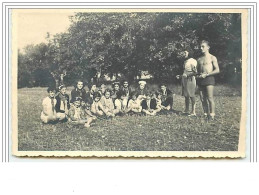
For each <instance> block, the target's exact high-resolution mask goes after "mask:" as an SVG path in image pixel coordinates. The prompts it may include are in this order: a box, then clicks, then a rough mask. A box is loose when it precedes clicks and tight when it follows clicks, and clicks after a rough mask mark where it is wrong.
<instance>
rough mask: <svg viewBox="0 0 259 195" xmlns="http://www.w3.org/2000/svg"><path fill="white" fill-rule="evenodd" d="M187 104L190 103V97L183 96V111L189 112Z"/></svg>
mask: <svg viewBox="0 0 259 195" xmlns="http://www.w3.org/2000/svg"><path fill="white" fill-rule="evenodd" d="M189 105H190V98H189V97H185V110H184V112H185V113H188V112H189Z"/></svg>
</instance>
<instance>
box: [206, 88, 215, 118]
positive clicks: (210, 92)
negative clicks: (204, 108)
mask: <svg viewBox="0 0 259 195" xmlns="http://www.w3.org/2000/svg"><path fill="white" fill-rule="evenodd" d="M206 89H207V93H208V101H209V106H210V112H208V113H210V116H211V117H212V118H214V116H215V102H214V97H213V91H214V86H213V85H209V86H207V87H206Z"/></svg>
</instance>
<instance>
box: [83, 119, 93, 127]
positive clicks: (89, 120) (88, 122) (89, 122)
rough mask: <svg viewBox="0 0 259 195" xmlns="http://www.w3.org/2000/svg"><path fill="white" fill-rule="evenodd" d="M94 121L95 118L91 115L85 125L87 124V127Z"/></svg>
mask: <svg viewBox="0 0 259 195" xmlns="http://www.w3.org/2000/svg"><path fill="white" fill-rule="evenodd" d="M92 121H93V118H92V117H89V118H88V119H87V122H86V123H85V125H84V126H85V127H86V128H89V127H90V124H91V122H92Z"/></svg>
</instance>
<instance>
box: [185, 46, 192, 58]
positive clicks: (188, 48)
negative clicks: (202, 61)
mask: <svg viewBox="0 0 259 195" xmlns="http://www.w3.org/2000/svg"><path fill="white" fill-rule="evenodd" d="M184 51H187V52H188V57H189V58H192V57H193V53H194V52H193V50H192V48H191V47H186V48H185V50H184Z"/></svg>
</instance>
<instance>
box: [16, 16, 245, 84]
mask: <svg viewBox="0 0 259 195" xmlns="http://www.w3.org/2000/svg"><path fill="white" fill-rule="evenodd" d="M70 20H71V26H70V27H69V29H68V31H67V32H63V33H60V34H56V35H54V36H53V37H50V36H49V35H47V39H48V43H41V44H38V45H29V46H27V47H26V48H25V49H24V52H23V53H21V52H19V56H18V84H19V85H18V86H19V87H24V86H45V85H48V84H49V82H50V81H51V82H53V78H54V80H55V79H56V78H55V76H53V75H60V74H61V73H63V72H64V71H65V72H66V79H65V81H66V83H67V84H73V82H74V81H75V79H78V78H80V79H84V80H85V81H87V82H89V81H90V80H91V79H92V78H95V77H96V76H97V75H99V76H101V77H103V76H104V75H109V76H114V75H115V77H117V76H118V74H121V75H124V77H126V78H127V79H129V80H130V81H132V80H133V79H134V78H135V77H136V76H139V75H140V74H141V71H148V72H149V73H150V74H152V75H153V76H154V80H155V81H161V79H166V80H168V81H170V82H173V81H174V78H175V75H177V74H179V73H181V72H182V66H183V59H181V55H180V53H181V52H182V51H184V50H185V49H186V48H191V49H192V50H193V53H194V57H195V58H198V57H199V55H200V48H199V47H200V46H199V41H201V40H203V39H206V40H208V41H209V42H210V45H211V53H212V54H213V55H215V56H216V57H217V58H218V61H219V65H220V68H221V70H222V71H221V72H222V74H220V76H219V80H221V81H223V82H228V81H229V80H227V79H228V78H229V76H230V75H233V73H234V70H235V71H236V72H241V63H240V61H241V56H242V55H241V50H242V46H241V14H237V13H230V14H228V13H170V12H130V13H100V12H98V13H94V12H92V13H81V12H80V13H76V14H75V15H74V16H72V17H71V18H70Z"/></svg>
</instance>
